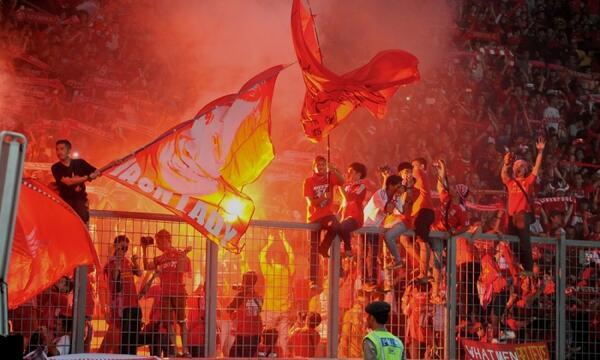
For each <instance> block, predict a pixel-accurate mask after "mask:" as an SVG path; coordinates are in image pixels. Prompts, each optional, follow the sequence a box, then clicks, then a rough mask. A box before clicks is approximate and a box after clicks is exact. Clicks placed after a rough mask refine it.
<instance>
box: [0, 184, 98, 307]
mask: <svg viewBox="0 0 600 360" xmlns="http://www.w3.org/2000/svg"><path fill="white" fill-rule="evenodd" d="M84 264H94V265H98V264H99V262H98V257H97V255H96V250H95V249H94V245H93V244H92V240H91V238H90V234H89V232H88V229H87V227H86V226H85V224H84V223H83V221H81V219H80V218H79V216H78V215H77V213H75V211H73V209H71V207H70V206H69V205H68V204H67V203H65V202H64V201H63V200H62V199H60V198H59V197H58V195H57V194H55V193H54V192H53V191H52V190H50V189H48V188H47V187H46V186H44V185H43V184H41V183H39V182H37V181H36V180H33V179H23V181H22V184H21V193H20V195H19V207H18V209H17V221H16V224H15V235H14V237H13V246H12V250H11V254H10V263H9V268H8V290H9V291H8V304H9V306H10V308H15V307H17V306H19V305H20V304H22V303H24V302H26V301H27V300H29V299H31V298H32V297H34V296H36V295H37V294H39V293H40V292H42V291H43V290H45V289H47V288H48V287H50V286H51V285H53V284H54V283H55V282H56V281H58V279H60V278H61V277H62V276H64V275H72V274H73V271H74V269H75V268H76V267H77V266H79V265H84Z"/></svg>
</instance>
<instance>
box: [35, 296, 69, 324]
mask: <svg viewBox="0 0 600 360" xmlns="http://www.w3.org/2000/svg"><path fill="white" fill-rule="evenodd" d="M37 306H38V309H39V311H40V318H39V320H40V326H45V327H47V328H48V329H51V330H52V329H55V323H56V317H57V316H58V315H66V316H70V315H71V311H70V310H71V309H70V306H69V296H68V295H67V294H64V293H59V292H57V291H54V290H52V289H48V290H46V291H44V292H42V293H41V294H39V295H38V297H37Z"/></svg>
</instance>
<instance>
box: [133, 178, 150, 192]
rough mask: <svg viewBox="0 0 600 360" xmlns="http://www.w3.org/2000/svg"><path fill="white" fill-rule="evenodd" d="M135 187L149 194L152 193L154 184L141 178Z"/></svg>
mask: <svg viewBox="0 0 600 360" xmlns="http://www.w3.org/2000/svg"><path fill="white" fill-rule="evenodd" d="M137 185H138V187H139V188H140V190H142V191H143V192H145V193H151V192H152V191H154V183H153V182H152V180H150V179H148V178H147V177H142V178H141V179H139V180H138V183H137Z"/></svg>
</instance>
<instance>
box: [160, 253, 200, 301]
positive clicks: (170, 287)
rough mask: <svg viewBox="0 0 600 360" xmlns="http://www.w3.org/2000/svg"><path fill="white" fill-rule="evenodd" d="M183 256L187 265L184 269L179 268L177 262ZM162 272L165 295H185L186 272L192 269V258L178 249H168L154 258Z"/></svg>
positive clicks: (161, 281) (161, 280) (161, 283)
mask: <svg viewBox="0 0 600 360" xmlns="http://www.w3.org/2000/svg"><path fill="white" fill-rule="evenodd" d="M182 257H183V259H184V261H185V266H184V269H183V271H178V270H177V263H178V262H179V260H180V259H181V258H182ZM154 263H155V264H156V265H157V266H158V269H159V271H160V273H159V274H158V276H159V278H160V288H161V291H162V295H163V296H179V295H185V294H186V291H185V281H184V278H183V277H184V274H185V273H187V272H190V271H192V264H191V262H190V259H189V258H188V257H187V256H186V255H185V254H184V253H182V252H180V251H179V250H177V249H168V250H166V251H165V252H163V253H162V255H160V256H157V257H156V258H155V259H154Z"/></svg>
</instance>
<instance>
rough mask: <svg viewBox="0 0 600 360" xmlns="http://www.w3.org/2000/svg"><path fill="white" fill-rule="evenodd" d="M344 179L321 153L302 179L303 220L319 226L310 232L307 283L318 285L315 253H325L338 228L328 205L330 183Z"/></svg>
mask: <svg viewBox="0 0 600 360" xmlns="http://www.w3.org/2000/svg"><path fill="white" fill-rule="evenodd" d="M343 183H344V177H343V176H342V174H341V173H340V172H339V171H338V170H337V169H335V168H333V167H332V166H331V164H327V160H325V158H324V157H323V156H317V157H315V160H314V161H313V175H312V176H310V177H308V178H306V179H305V180H304V186H303V187H304V198H305V199H306V222H308V223H313V224H319V225H320V226H321V229H320V230H319V231H313V232H311V235H310V287H311V289H313V290H317V289H319V288H320V284H319V283H318V281H319V277H318V276H319V257H318V253H321V254H322V255H324V256H327V252H328V249H329V245H330V244H331V242H332V241H333V239H334V238H335V236H336V235H337V233H338V231H339V226H340V223H339V221H338V219H337V217H336V216H335V214H334V213H333V210H332V208H331V205H332V200H333V187H334V186H341V185H342V184H343ZM321 230H325V236H324V238H323V243H322V245H321V246H320V245H319V238H320V234H321Z"/></svg>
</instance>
